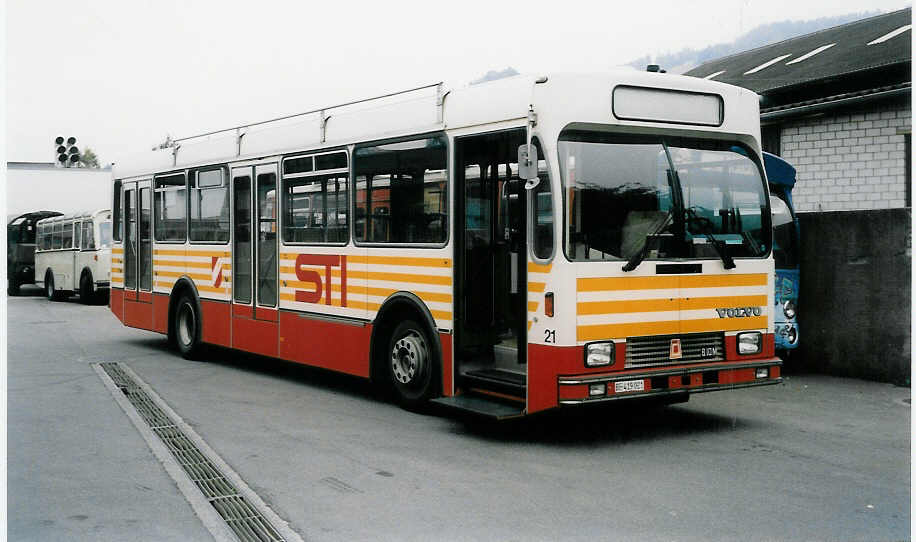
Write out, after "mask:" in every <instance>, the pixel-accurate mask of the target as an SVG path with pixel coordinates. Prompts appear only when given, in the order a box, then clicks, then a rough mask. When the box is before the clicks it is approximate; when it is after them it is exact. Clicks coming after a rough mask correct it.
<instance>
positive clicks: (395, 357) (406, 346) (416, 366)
mask: <svg viewBox="0 0 916 542" xmlns="http://www.w3.org/2000/svg"><path fill="white" fill-rule="evenodd" d="M426 364H427V351H426V343H425V342H424V341H423V338H422V337H420V336H419V335H418V334H416V333H410V334H408V335H405V336H403V337H401V338H400V339H398V340H397V342H395V343H394V348H392V350H391V370H392V373H393V374H394V378H395V379H397V381H398V382H400V383H401V384H410V383H411V382H413V381H415V380H416V379H417V377H418V376H419V375H422V374H423V372H424V371H425V370H426Z"/></svg>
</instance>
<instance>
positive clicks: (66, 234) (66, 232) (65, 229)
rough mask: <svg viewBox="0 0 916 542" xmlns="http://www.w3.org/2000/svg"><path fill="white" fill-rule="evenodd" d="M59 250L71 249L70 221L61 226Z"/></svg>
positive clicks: (71, 229)
mask: <svg viewBox="0 0 916 542" xmlns="http://www.w3.org/2000/svg"><path fill="white" fill-rule="evenodd" d="M60 248H64V249H67V248H73V222H72V221H70V220H68V221H66V222H63V223H62V225H61V233H60Z"/></svg>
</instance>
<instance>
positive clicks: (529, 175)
mask: <svg viewBox="0 0 916 542" xmlns="http://www.w3.org/2000/svg"><path fill="white" fill-rule="evenodd" d="M518 177H519V178H520V179H525V181H527V182H526V183H525V190H531V189H532V188H534V187H535V186H537V185H538V183H539V182H540V179H539V178H538V151H537V148H536V147H535V146H534V145H530V144H529V145H520V146H519V148H518Z"/></svg>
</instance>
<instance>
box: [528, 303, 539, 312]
mask: <svg viewBox="0 0 916 542" xmlns="http://www.w3.org/2000/svg"><path fill="white" fill-rule="evenodd" d="M538 305H540V303H539V302H537V301H529V302H528V312H536V311H537V310H538Z"/></svg>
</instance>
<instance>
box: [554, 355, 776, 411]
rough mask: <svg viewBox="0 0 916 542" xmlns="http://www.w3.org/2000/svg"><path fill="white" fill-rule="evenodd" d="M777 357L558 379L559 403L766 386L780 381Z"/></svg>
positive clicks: (579, 403) (576, 403)
mask: <svg viewBox="0 0 916 542" xmlns="http://www.w3.org/2000/svg"><path fill="white" fill-rule="evenodd" d="M781 367H782V361H781V360H780V359H779V358H771V359H765V360H754V361H747V362H719V363H715V364H702V365H681V366H676V367H672V366H669V367H659V368H654V369H651V370H632V371H624V372H615V373H607V374H600V375H588V376H581V377H578V376H561V377H559V379H558V393H559V404H560V405H561V406H564V405H581V404H585V403H597V402H602V401H617V400H621V399H637V398H644V397H664V396H672V395H682V396H683V395H685V394H692V393H703V392H708V391H720V390H734V389H739V388H750V387H755V386H770V385H773V384H779V383H781V382H782V377H781V376H780V369H781Z"/></svg>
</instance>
